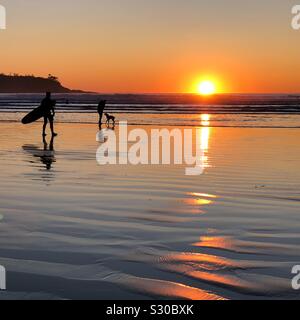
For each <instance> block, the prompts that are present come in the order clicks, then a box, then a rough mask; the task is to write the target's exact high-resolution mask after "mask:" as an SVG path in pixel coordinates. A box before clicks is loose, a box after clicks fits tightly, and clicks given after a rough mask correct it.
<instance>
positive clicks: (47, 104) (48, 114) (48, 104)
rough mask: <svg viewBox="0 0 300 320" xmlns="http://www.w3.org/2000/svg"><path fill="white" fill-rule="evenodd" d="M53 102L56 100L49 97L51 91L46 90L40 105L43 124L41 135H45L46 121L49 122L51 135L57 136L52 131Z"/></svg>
mask: <svg viewBox="0 0 300 320" xmlns="http://www.w3.org/2000/svg"><path fill="white" fill-rule="evenodd" d="M55 104H56V101H55V100H52V99H51V93H50V92H47V93H46V97H45V98H44V99H43V101H42V103H41V106H42V107H43V110H44V125H43V137H45V136H46V127H47V124H48V121H49V122H50V129H51V134H52V136H53V137H55V136H57V133H55V132H54V125H53V122H54V116H55V109H54V107H55Z"/></svg>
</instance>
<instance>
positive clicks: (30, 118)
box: [22, 101, 55, 124]
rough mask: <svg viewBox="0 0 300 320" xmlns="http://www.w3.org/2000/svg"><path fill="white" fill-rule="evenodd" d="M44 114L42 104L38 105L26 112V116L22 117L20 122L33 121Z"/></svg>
mask: <svg viewBox="0 0 300 320" xmlns="http://www.w3.org/2000/svg"><path fill="white" fill-rule="evenodd" d="M53 104H54V105H55V101H53ZM44 115H45V109H44V107H43V106H39V107H37V108H35V109H34V110H32V111H31V112H29V113H28V114H27V116H25V117H24V118H23V119H22V123H23V124H30V123H32V122H35V121H37V120H39V119H40V118H42V117H43V116H44Z"/></svg>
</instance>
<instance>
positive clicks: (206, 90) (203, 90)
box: [197, 80, 216, 96]
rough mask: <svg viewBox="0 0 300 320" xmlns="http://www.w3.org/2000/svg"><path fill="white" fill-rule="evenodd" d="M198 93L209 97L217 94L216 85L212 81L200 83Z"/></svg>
mask: <svg viewBox="0 0 300 320" xmlns="http://www.w3.org/2000/svg"><path fill="white" fill-rule="evenodd" d="M197 91H198V93H199V94H201V95H204V96H209V95H212V94H214V93H216V85H215V84H214V82H212V81H210V80H205V81H202V82H200V83H199V85H198V89H197Z"/></svg>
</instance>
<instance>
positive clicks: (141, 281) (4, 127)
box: [0, 101, 300, 300]
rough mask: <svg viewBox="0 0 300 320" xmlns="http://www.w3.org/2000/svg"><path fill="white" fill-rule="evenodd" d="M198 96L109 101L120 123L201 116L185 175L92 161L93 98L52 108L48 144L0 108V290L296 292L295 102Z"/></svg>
mask: <svg viewBox="0 0 300 320" xmlns="http://www.w3.org/2000/svg"><path fill="white" fill-rule="evenodd" d="M1 104H2V107H3V101H2V102H1ZM14 104H15V102H14ZM31 105H32V102H30V104H29V106H28V110H29V109H30V108H31ZM22 107H23V106H22ZM6 108H7V106H6ZM181 108H183V107H181ZM195 108H196V109H197V110H199V112H197V110H194V111H193V113H191V114H185V113H184V112H183V111H181V113H180V114H178V113H172V112H170V111H168V112H166V113H161V112H160V113H155V112H154V111H153V112H152V113H146V112H145V113H144V114H142V113H128V110H119V112H113V113H115V114H116V116H117V118H118V119H124V120H128V121H129V122H130V123H131V125H130V127H129V130H130V129H134V128H144V129H145V130H147V131H150V130H151V129H153V128H156V127H159V128H160V127H161V126H166V127H167V128H170V129H171V128H174V126H177V127H178V128H179V129H181V130H184V129H186V128H194V129H195V126H197V127H199V128H200V131H199V134H200V135H201V137H200V141H201V144H202V148H203V149H204V157H203V167H204V172H203V174H202V175H200V176H194V177H191V176H186V175H185V174H184V172H185V171H184V169H185V167H186V166H185V165H183V166H176V165H170V166H159V165H158V166H131V165H128V166H121V165H112V166H100V165H99V164H98V163H97V162H96V150H97V148H98V147H99V143H98V142H96V134H97V130H98V129H97V125H96V123H97V116H96V115H95V114H94V111H93V112H91V113H88V112H83V111H81V112H63V110H61V111H60V112H59V114H58V117H59V119H60V121H59V123H58V124H57V128H56V130H57V131H58V133H59V136H58V137H57V138H55V140H54V141H53V145H52V146H51V141H50V140H49V139H50V137H47V138H46V141H42V137H41V123H34V124H32V125H29V126H23V125H21V124H20V123H18V121H19V119H20V118H21V117H22V115H23V114H24V112H20V111H19V110H16V107H15V106H12V108H11V109H10V110H4V111H5V112H1V113H0V130H1V135H0V144H1V149H0V155H1V156H0V198H1V202H0V265H3V266H4V267H5V268H6V270H7V291H1V292H0V299H7V298H15V299H45V298H46V299H170V298H172V299H174V298H175V299H212V300H214V299H299V292H298V291H296V290H294V289H293V288H292V282H291V281H292V278H293V275H292V274H291V271H292V268H293V266H294V265H299V264H300V250H299V245H300V192H299V190H300V170H299V161H300V148H299V140H300V131H299V118H298V117H299V116H298V114H297V113H292V114H291V113H289V112H285V113H284V112H281V113H279V114H276V113H272V114H261V113H253V114H249V113H246V114H245V113H243V112H241V111H240V112H239V113H238V112H236V113H228V112H225V111H222V112H221V113H218V114H217V113H213V112H211V113H210V112H207V111H209V110H206V112H205V113H202V112H201V106H199V105H198V106H197V107H195ZM218 108H221V107H218ZM238 108H240V105H239V106H238ZM147 110H148V109H147ZM23 111H25V110H23ZM112 111H113V110H112ZM148 111H149V110H148ZM130 115H131V116H132V118H130ZM203 115H205V116H203ZM207 115H209V116H207ZM10 117H11V118H10ZM251 117H253V118H251ZM83 119H84V120H83ZM246 119H248V120H249V121H246ZM118 130H119V127H118V126H116V128H115V132H116V134H118ZM193 141H196V140H193Z"/></svg>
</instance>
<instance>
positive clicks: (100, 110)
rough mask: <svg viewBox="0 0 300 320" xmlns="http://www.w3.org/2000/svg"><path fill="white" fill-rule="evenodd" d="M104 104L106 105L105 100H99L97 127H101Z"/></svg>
mask: <svg viewBox="0 0 300 320" xmlns="http://www.w3.org/2000/svg"><path fill="white" fill-rule="evenodd" d="M105 105H106V100H101V101H100V102H99V104H98V108H97V111H98V114H99V129H101V127H102V117H103V112H104V109H105Z"/></svg>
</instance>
